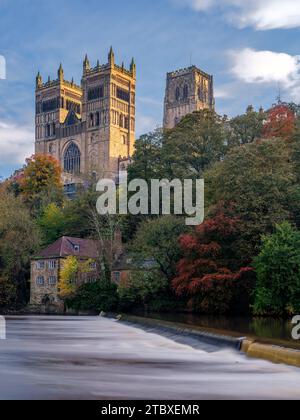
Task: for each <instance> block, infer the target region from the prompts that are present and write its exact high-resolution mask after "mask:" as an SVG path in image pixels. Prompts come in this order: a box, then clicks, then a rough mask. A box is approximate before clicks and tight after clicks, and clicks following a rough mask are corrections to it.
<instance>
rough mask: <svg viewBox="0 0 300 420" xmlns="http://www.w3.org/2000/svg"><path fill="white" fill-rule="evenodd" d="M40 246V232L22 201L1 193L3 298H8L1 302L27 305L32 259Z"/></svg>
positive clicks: (0, 261)
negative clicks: (25, 303)
mask: <svg viewBox="0 0 300 420" xmlns="http://www.w3.org/2000/svg"><path fill="white" fill-rule="evenodd" d="M39 245H40V234H39V231H38V229H37V226H36V225H35V222H34V220H32V218H31V215H30V213H29V211H28V209H27V208H26V206H25V205H24V203H23V201H22V200H21V198H20V197H15V196H14V195H13V194H11V193H8V192H7V191H6V190H2V189H0V278H1V279H2V280H1V281H2V286H1V287H0V294H1V293H3V296H6V298H5V299H4V297H3V296H2V297H1V296H0V301H5V300H7V302H14V301H15V302H19V303H24V302H25V301H26V299H27V297H28V283H27V282H28V280H29V278H30V257H31V256H32V255H33V254H34V253H35V252H36V251H37V250H38V248H39ZM4 284H5V287H4ZM10 293H11V294H12V295H13V296H11V295H10Z"/></svg>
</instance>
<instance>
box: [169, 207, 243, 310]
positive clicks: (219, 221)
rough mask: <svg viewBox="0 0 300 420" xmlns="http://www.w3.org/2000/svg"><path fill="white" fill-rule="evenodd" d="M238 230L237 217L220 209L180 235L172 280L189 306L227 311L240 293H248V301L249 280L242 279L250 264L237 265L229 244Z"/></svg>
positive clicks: (239, 296)
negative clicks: (178, 255)
mask: <svg viewBox="0 0 300 420" xmlns="http://www.w3.org/2000/svg"><path fill="white" fill-rule="evenodd" d="M238 234H239V232H238V219H236V218H230V217H227V216H226V215H225V214H224V213H222V212H220V213H219V214H217V215H216V216H215V217H214V218H212V219H208V220H206V221H205V222H204V223H203V224H202V225H200V226H198V227H197V228H195V230H194V231H193V232H192V233H190V234H187V235H182V236H181V238H180V245H181V248H182V252H183V255H184V258H182V259H181V261H180V262H179V264H178V275H177V276H176V277H175V279H174V280H173V282H172V284H173V287H174V289H175V292H176V294H177V295H178V296H186V297H188V298H189V299H190V300H189V303H188V305H189V308H190V309H193V310H197V311H200V312H204V313H227V312H228V311H230V310H232V309H233V307H234V303H235V302H236V301H237V300H239V299H241V296H243V298H244V297H245V295H246V296H247V295H248V301H249V290H248V287H249V284H248V283H246V282H244V284H242V283H241V282H242V280H244V275H245V274H247V273H248V272H249V271H250V268H248V267H244V268H241V267H239V262H238V261H237V260H236V258H235V254H234V247H233V246H232V244H233V243H234V241H236V239H237V237H238ZM243 300H245V299H243ZM246 300H247V299H246ZM243 309H244V311H247V310H248V309H249V308H247V307H245V308H243Z"/></svg>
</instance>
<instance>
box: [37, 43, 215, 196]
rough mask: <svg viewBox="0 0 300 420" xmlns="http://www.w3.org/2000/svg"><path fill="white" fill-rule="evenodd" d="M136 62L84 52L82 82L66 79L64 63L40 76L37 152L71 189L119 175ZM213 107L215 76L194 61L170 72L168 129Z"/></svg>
mask: <svg viewBox="0 0 300 420" xmlns="http://www.w3.org/2000/svg"><path fill="white" fill-rule="evenodd" d="M135 96H136V65H135V62H134V59H132V62H131V64H130V68H129V69H127V68H125V66H124V63H123V64H122V65H121V66H120V65H117V64H116V63H115V55H114V52H113V49H112V48H111V49H110V51H109V54H108V62H107V64H100V63H99V61H98V62H97V65H96V66H95V67H92V66H91V65H90V62H89V59H88V57H87V56H86V57H85V59H84V62H83V75H82V81H81V85H80V86H79V85H77V84H76V83H75V82H74V80H73V79H72V80H71V81H67V80H65V77H64V70H63V67H62V65H60V67H59V69H58V75H57V79H56V80H51V79H50V77H49V78H48V80H47V81H46V82H43V79H42V76H41V74H40V73H38V75H37V77H36V120H35V131H36V133H35V152H36V153H37V154H48V155H51V156H53V157H54V158H56V159H57V160H58V161H59V162H60V164H61V167H62V170H63V183H64V186H65V192H66V194H67V195H70V196H72V195H73V194H75V191H76V185H77V184H81V183H83V182H85V181H88V180H89V179H94V180H98V179H100V178H109V179H114V180H117V179H118V174H119V171H120V170H121V171H124V170H126V168H127V166H128V164H129V163H130V161H131V157H132V155H133V153H134V147H135V123H136V121H135V116H136V107H135V102H136V98H135ZM201 109H214V92H213V76H210V75H209V74H207V73H205V72H203V71H202V70H200V69H199V68H197V67H196V66H191V67H189V68H186V69H182V70H177V71H174V72H171V73H168V74H167V83H166V95H165V106H164V124H163V126H164V129H170V128H174V127H175V126H176V125H177V124H178V122H179V121H180V120H181V119H182V118H183V117H184V116H185V115H187V114H189V113H192V112H194V111H198V110H201Z"/></svg>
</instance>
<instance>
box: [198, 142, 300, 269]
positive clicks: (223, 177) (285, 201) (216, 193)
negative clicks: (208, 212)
mask: <svg viewBox="0 0 300 420" xmlns="http://www.w3.org/2000/svg"><path fill="white" fill-rule="evenodd" d="M204 178H205V182H206V205H207V208H208V209H209V208H210V207H212V206H215V205H217V204H218V203H219V202H220V201H223V202H224V203H228V204H231V206H233V207H234V209H235V210H234V212H235V214H236V216H237V217H238V218H239V220H240V235H239V240H238V242H237V243H236V253H237V255H239V256H240V258H241V259H244V262H245V264H246V265H248V264H249V263H250V262H251V261H252V258H253V256H255V255H257V254H258V252H259V250H260V245H261V235H262V234H268V233H272V232H273V230H274V228H275V226H276V224H278V223H280V222H282V221H284V220H291V221H293V220H295V218H296V215H297V214H299V210H300V195H299V187H298V185H297V183H296V176H295V169H294V164H293V162H292V160H291V153H290V147H289V144H288V143H287V142H285V141H284V140H280V139H273V140H263V141H260V142H256V143H253V144H248V145H245V146H240V147H237V148H234V149H233V150H231V151H230V152H229V153H228V154H227V156H226V159H225V160H224V161H223V162H220V163H218V164H216V165H215V166H214V167H213V168H212V169H211V170H209V171H207V172H206V173H205V175H204Z"/></svg>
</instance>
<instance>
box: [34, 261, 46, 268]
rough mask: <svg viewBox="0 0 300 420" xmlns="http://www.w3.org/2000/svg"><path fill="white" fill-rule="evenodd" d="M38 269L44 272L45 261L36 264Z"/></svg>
mask: <svg viewBox="0 0 300 420" xmlns="http://www.w3.org/2000/svg"><path fill="white" fill-rule="evenodd" d="M36 268H37V269H38V270H44V268H45V263H44V261H39V262H37V263H36Z"/></svg>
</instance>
